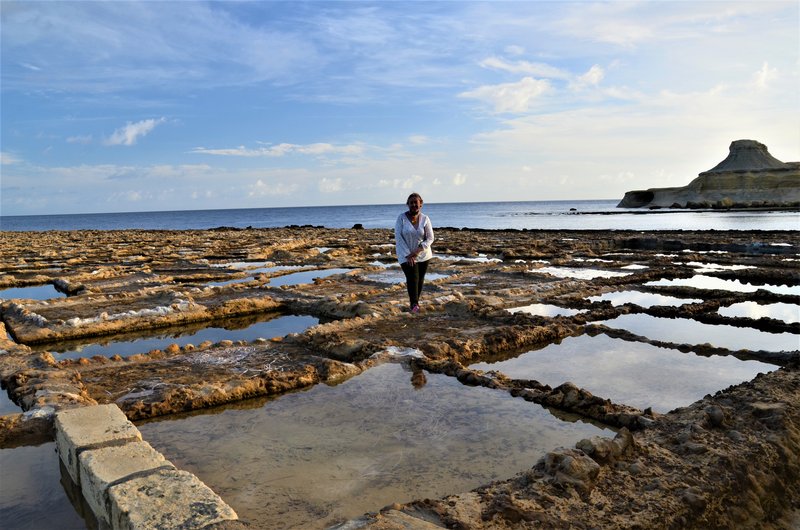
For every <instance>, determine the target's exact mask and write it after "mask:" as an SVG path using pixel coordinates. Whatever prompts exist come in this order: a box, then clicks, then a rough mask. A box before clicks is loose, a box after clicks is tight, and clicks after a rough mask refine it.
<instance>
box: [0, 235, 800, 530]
mask: <svg viewBox="0 0 800 530" xmlns="http://www.w3.org/2000/svg"><path fill="white" fill-rule="evenodd" d="M2 235H3V243H2V247H0V249H2V260H0V262H2V263H3V264H4V265H3V266H2V269H1V270H0V272H2V274H0V289H5V288H11V287H16V288H19V287H25V286H35V285H43V284H50V285H53V286H54V287H55V288H56V289H57V290H58V291H60V292H62V293H67V294H69V296H68V297H64V298H54V299H50V300H46V301H39V300H30V299H14V300H7V301H4V302H3V303H2V304H0V317H2V321H3V326H2V327H0V348H1V349H2V350H3V351H4V354H3V355H2V356H0V382H2V385H3V388H4V389H5V390H6V391H7V392H8V394H9V397H11V399H12V400H13V401H14V403H16V404H17V405H18V406H19V407H20V409H21V412H20V413H19V414H10V415H6V416H2V417H0V447H3V448H10V447H15V446H19V445H26V444H34V443H40V442H41V441H44V440H49V439H52V418H53V415H54V413H55V412H57V411H59V410H64V409H68V408H73V407H80V406H85V405H93V404H98V403H99V404H108V403H114V404H116V405H117V406H119V407H120V408H121V409H122V411H123V412H124V413H125V415H126V416H127V417H128V418H129V419H130V420H133V421H137V420H143V419H147V418H153V417H157V416H164V415H172V414H177V413H182V412H186V411H192V410H201V409H204V408H208V407H215V406H218V405H222V404H226V403H235V402H238V401H241V400H244V399H249V398H253V397H259V396H278V395H281V394H284V393H286V392H289V391H292V390H295V389H299V388H305V387H309V386H311V385H315V384H319V383H329V384H330V383H334V382H336V381H342V380H345V379H347V378H349V377H353V376H355V375H357V374H359V373H361V372H363V371H365V370H368V369H370V367H372V366H374V365H375V363H376V362H380V361H379V360H380V358H381V355H382V354H383V353H384V352H386V351H388V350H390V349H392V348H412V349H415V350H418V351H419V352H421V354H422V355H421V356H419V357H416V358H414V359H412V360H410V361H409V362H410V363H411V364H412V365H413V366H414V368H415V369H417V370H423V371H427V372H429V373H440V374H446V375H448V376H452V377H455V378H457V379H458V380H459V381H460V382H462V383H463V384H465V385H469V386H484V387H488V388H492V389H495V390H497V391H501V392H507V393H508V394H509V395H510V396H513V397H515V398H518V399H524V400H526V401H529V402H531V406H539V405H541V406H545V407H547V408H550V409H553V410H556V411H560V412H561V413H569V414H577V415H579V416H581V417H583V418H587V419H588V420H591V421H596V422H599V423H601V424H603V425H606V426H609V427H610V428H613V429H615V430H617V431H618V435H617V437H616V438H614V439H605V438H596V439H590V440H576V444H575V446H574V447H570V448H553V450H552V451H550V452H549V453H548V454H547V455H546V456H545V457H544V458H543V459H542V460H541V461H540V462H538V463H537V462H531V466H532V467H531V468H529V469H521V470H520V473H519V474H518V475H517V476H515V477H509V478H508V479H507V480H503V481H499V482H495V483H492V484H488V485H486V486H483V487H481V488H478V489H476V490H473V491H471V492H464V493H462V494H459V495H452V496H449V497H445V498H442V499H426V500H419V501H415V502H411V503H408V504H402V505H401V504H397V505H392V506H387V507H386V508H384V509H383V510H380V511H376V512H375V513H372V514H369V515H366V516H365V517H363V518H361V519H358V520H353V521H349V522H347V523H343V524H342V525H341V526H340V527H341V528H375V529H378V528H385V529H393V528H465V529H466V528H528V527H530V528H542V527H544V528H587V529H588V528H665V529H666V528H737V529H738V528H774V529H789V528H796V527H797V525H798V522H800V518H798V514H799V513H800V504H799V501H798V499H800V456H799V455H800V351H798V350H800V345H798V348H797V349H795V350H790V351H771V350H770V349H768V348H767V349H764V350H751V349H741V350H730V349H726V348H723V347H719V346H717V345H715V344H714V338H713V337H709V343H707V344H700V345H697V344H685V343H684V342H683V341H681V340H680V337H679V335H678V336H676V339H675V341H674V342H666V341H663V340H662V341H658V340H655V339H652V338H649V337H643V336H637V335H634V334H632V333H627V332H623V331H621V330H616V329H611V328H609V327H608V326H604V325H599V324H597V323H596V322H597V321H599V320H608V319H610V318H613V317H615V316H620V315H627V314H643V315H650V316H656V317H661V318H665V319H667V318H669V319H677V318H686V319H692V320H694V321H697V322H703V323H706V324H709V325H730V326H737V327H743V328H752V329H757V330H760V331H764V332H770V333H790V334H794V335H798V336H800V323H796V322H795V323H792V322H786V321H782V320H778V319H773V318H766V317H765V318H760V319H754V318H748V317H725V316H721V315H720V313H719V312H718V310H719V309H720V308H724V307H729V306H731V305H733V304H737V303H742V302H756V303H759V304H791V305H795V306H797V305H800V296H799V295H796V294H786V293H784V292H776V291H773V290H770V289H768V288H767V287H768V286H770V285H782V286H790V287H791V286H794V287H796V286H798V285H800V273H798V269H797V265H796V264H797V259H798V255H800V241H798V237H797V233H796V232H794V231H788V230H787V231H774V232H766V231H753V232H747V231H732V232H720V231H715V232H713V233H711V232H691V231H659V232H652V233H647V232H641V231H630V232H628V231H618V230H615V231H546V230H541V231H539V230H524V231H522V230H459V229H448V228H442V229H439V230H437V239H438V241H437V245H436V248H437V252H438V254H439V256H440V259H437V260H436V261H435V262H434V263H433V265H432V270H433V271H435V272H437V273H439V274H441V277H440V278H438V279H435V280H433V281H431V282H430V283H429V285H428V287H427V288H426V294H425V300H424V302H425V305H424V311H423V312H422V313H421V314H419V315H410V314H408V313H407V312H406V308H405V290H404V286H403V285H402V284H401V283H397V282H394V281H393V280H392V281H388V282H387V280H386V276H387V275H391V274H393V271H392V269H391V268H390V266H391V265H392V264H393V262H394V259H393V255H392V254H393V245H392V242H393V235H392V233H391V231H389V230H380V229H368V230H364V229H361V230H356V229H352V230H345V229H324V228H318V227H293V228H283V229H240V230H235V229H225V228H220V229H216V230H187V231H146V230H131V231H77V232H46V233H34V232H4V233H3V234H2ZM709 262H713V263H711V265H715V266H716V268H714V267H708V265H709ZM265 264H270V267H264V266H263V265H265ZM698 264H701V265H702V264H705V265H706V266H705V267H701V269H702V271H703V272H702V274H703V275H705V276H709V277H712V278H716V279H719V280H729V281H734V282H741V284H749V285H753V286H756V287H757V288H756V289H754V290H747V291H737V290H735V289H734V290H720V289H698V288H694V287H681V286H658V285H652V283H653V282H655V281H657V280H662V279H685V278H691V277H693V276H695V275H697V274H698ZM282 266H283V267H286V266H293V267H295V268H293V269H285V268H281V267H282ZM546 267H551V268H552V267H561V268H570V269H576V270H578V271H581V270H583V271H585V272H596V271H600V272H605V273H608V274H606V275H602V274H601V275H589V276H587V277H582V276H581V275H577V276H567V277H557V276H553V275H552V274H549V273H547V272H544V271H545V270H546ZM334 268H336V269H347V272H343V273H340V274H335V275H332V276H328V277H324V278H318V279H316V280H314V281H313V282H309V283H297V284H293V285H284V286H280V287H279V286H275V285H274V283H276V281H277V279H278V278H281V277H283V276H286V275H288V274H293V273H296V272H298V271H312V270H317V271H319V270H323V269H334ZM625 289H633V290H636V291H639V292H644V293H656V294H662V295H673V296H684V297H691V298H695V299H699V300H700V301H699V302H695V303H689V304H684V305H681V306H677V307H671V306H652V307H643V306H640V305H637V304H635V303H626V304H623V305H618V306H614V305H612V304H610V303H608V302H592V301H589V300H588V297H590V296H595V295H599V294H603V293H608V292H614V291H620V290H625ZM533 303H547V304H554V305H557V306H559V307H564V308H572V309H579V310H581V311H582V312H581V313H578V314H576V315H574V316H556V317H544V316H537V315H532V314H525V313H510V312H509V311H507V309H509V308H512V307H519V306H524V305H526V304H533ZM272 312H275V313H281V314H287V313H292V314H308V315H314V316H316V317H318V318H319V319H320V321H321V322H322V323H321V324H319V325H317V326H314V327H312V328H310V329H308V330H306V331H304V332H302V333H294V334H290V335H288V336H285V337H280V338H270V337H264V338H263V339H259V340H256V341H253V342H244V341H221V342H217V343H210V342H205V343H200V344H188V345H183V346H179V345H177V344H173V345H170V346H168V347H165V348H163V349H157V350H150V351H143V352H141V353H139V354H136V355H131V356H126V357H122V356H119V355H116V356H108V357H106V356H95V357H90V358H76V359H70V358H64V359H61V358H58V356H57V355H54V354H53V353H51V352H49V351H48V345H51V346H55V345H57V344H59V343H62V342H64V341H68V340H71V341H91V340H97V339H98V338H101V337H107V338H109V339H113V338H114V337H115V336H117V335H118V334H121V333H125V334H132V335H134V336H135V335H137V334H139V335H141V336H147V335H148V334H152V333H154V331H156V330H175V329H179V328H181V327H186V326H203V325H208V324H209V323H212V322H215V321H218V320H219V319H226V318H232V317H245V316H247V315H257V314H265V313H272ZM407 325H411V326H413V328H414V330H415V331H414V333H411V334H410V333H408V331H406V327H405V326H407ZM581 334H590V335H591V334H604V335H609V336H613V337H616V338H620V339H623V340H626V341H631V342H646V343H650V344H654V345H658V346H659V347H663V348H669V349H673V350H677V351H681V352H686V353H687V354H692V355H727V356H733V357H736V358H739V359H756V360H760V361H763V362H768V363H770V364H772V365H774V366H775V367H776V370H774V371H771V372H769V373H767V374H761V375H759V376H757V377H756V378H755V379H753V380H752V381H747V382H744V383H742V384H740V385H736V386H733V387H730V388H726V389H720V391H719V392H716V393H715V394H713V395H708V396H706V397H705V398H703V399H702V400H700V401H698V402H696V403H694V404H692V405H690V406H687V407H683V408H679V409H676V410H673V411H671V412H669V413H667V414H658V413H654V412H653V411H652V410H649V409H648V410H639V409H637V408H636V407H632V406H630V405H629V404H626V403H614V402H612V401H611V400H609V399H606V398H604V397H602V396H595V395H593V394H592V393H591V392H589V391H588V390H586V389H582V388H579V387H577V386H575V385H574V384H572V383H570V382H568V381H565V382H564V383H563V384H561V385H559V386H555V387H551V386H548V385H545V384H542V383H540V382H538V381H534V380H519V379H513V378H510V377H508V376H507V375H505V374H502V373H497V372H482V371H480V370H475V369H472V368H470V367H469V365H470V364H471V363H474V362H477V361H480V360H483V359H487V358H490V357H492V356H496V355H513V352H519V351H525V349H526V348H527V349H531V348H533V347H540V346H542V345H546V344H549V343H553V342H557V341H559V340H561V339H563V338H565V337H570V336H577V335H581ZM12 338H13V339H15V340H11V339H12ZM379 508H380V507H375V509H376V510H378V509H379ZM226 524H228V525H229V527H230V528H233V527H252V528H271V527H274V526H271V523H270V521H245V520H243V521H238V522H230V523H226ZM231 525H232V526H231ZM309 527H315V526H314V525H313V524H312V522H309Z"/></svg>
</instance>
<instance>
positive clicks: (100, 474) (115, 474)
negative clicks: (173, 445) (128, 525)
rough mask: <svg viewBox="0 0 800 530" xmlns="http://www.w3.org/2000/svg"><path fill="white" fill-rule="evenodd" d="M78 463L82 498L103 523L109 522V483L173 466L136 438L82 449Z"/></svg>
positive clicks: (148, 445)
mask: <svg viewBox="0 0 800 530" xmlns="http://www.w3.org/2000/svg"><path fill="white" fill-rule="evenodd" d="M78 465H79V468H80V476H81V485H80V486H81V492H82V493H83V497H84V499H86V502H87V503H88V504H89V506H90V507H91V508H92V511H93V512H94V513H95V515H96V516H97V517H98V518H102V519H104V520H105V521H106V522H107V523H110V522H111V509H110V505H109V502H108V491H107V490H108V488H109V487H110V486H112V485H114V484H115V483H120V482H123V481H125V480H128V479H130V478H133V477H139V476H145V475H146V474H147V473H148V472H150V473H152V472H153V471H154V470H156V469H159V468H165V467H169V468H172V469H174V468H175V466H173V465H172V464H171V463H170V462H169V461H167V460H166V459H165V458H164V456H163V455H162V454H161V453H159V452H158V451H156V450H155V449H153V448H152V447H151V446H150V444H149V443H147V442H139V441H137V442H130V443H127V444H125V445H122V446H118V447H103V448H100V449H91V450H87V451H83V452H82V453H80V454H79V455H78Z"/></svg>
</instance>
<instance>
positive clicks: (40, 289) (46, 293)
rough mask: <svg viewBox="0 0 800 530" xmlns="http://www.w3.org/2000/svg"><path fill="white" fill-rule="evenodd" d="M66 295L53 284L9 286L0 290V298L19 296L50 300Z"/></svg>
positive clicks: (29, 298) (26, 298)
mask: <svg viewBox="0 0 800 530" xmlns="http://www.w3.org/2000/svg"><path fill="white" fill-rule="evenodd" d="M65 297H66V295H65V294H64V293H62V292H59V291H58V290H57V289H56V288H55V287H54V286H53V285H51V284H49V283H48V284H47V285H33V286H30V287H9V288H8V289H3V290H2V291H0V300H12V299H14V298H21V299H25V300H51V299H53V298H65Z"/></svg>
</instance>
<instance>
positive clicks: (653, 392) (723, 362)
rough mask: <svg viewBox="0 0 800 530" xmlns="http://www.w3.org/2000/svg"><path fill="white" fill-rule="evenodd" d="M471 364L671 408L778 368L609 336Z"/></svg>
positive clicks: (568, 341)
mask: <svg viewBox="0 0 800 530" xmlns="http://www.w3.org/2000/svg"><path fill="white" fill-rule="evenodd" d="M470 368H472V369H476V370H484V371H489V370H497V371H499V372H502V373H504V374H505V375H507V376H509V377H511V378H514V379H534V380H536V381H539V382H540V383H544V384H547V385H550V386H552V387H556V386H558V385H561V384H563V383H565V382H567V381H570V382H572V383H574V384H576V385H578V386H579V387H582V388H585V389H586V390H588V391H589V392H591V393H592V394H595V395H597V396H600V397H603V398H606V399H610V400H612V401H613V402H615V403H620V404H623V403H624V404H626V405H630V406H633V407H637V408H639V409H642V410H644V409H645V408H647V407H652V408H653V410H655V411H657V412H668V411H670V410H672V409H674V408H676V407H683V406H686V405H689V404H691V403H694V402H695V401H697V400H698V399H701V398H702V397H703V396H705V395H706V394H709V393H714V392H716V391H717V390H721V389H723V388H727V387H728V386H730V385H735V384H739V383H742V382H744V381H749V380H751V379H753V378H754V377H755V376H756V374H758V373H759V372H770V371H772V370H775V369H776V368H777V367H776V366H773V365H770V364H766V363H761V362H758V361H741V360H739V359H737V358H735V357H727V356H713V357H702V356H699V355H694V354H692V353H681V352H679V351H677V350H673V349H669V348H657V347H655V346H652V345H650V344H647V343H641V342H627V341H624V340H621V339H614V338H611V337H609V336H607V335H597V336H594V337H592V336H589V335H580V336H578V337H567V338H565V339H564V340H562V341H561V343H556V344H550V345H548V346H546V347H544V348H542V349H540V350H534V351H529V352H527V353H523V354H521V355H519V356H517V357H515V358H513V359H507V360H503V361H499V362H494V363H488V362H484V363H476V364H473V365H471V366H470Z"/></svg>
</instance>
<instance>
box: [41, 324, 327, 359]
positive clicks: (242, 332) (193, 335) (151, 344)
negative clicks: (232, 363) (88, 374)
mask: <svg viewBox="0 0 800 530" xmlns="http://www.w3.org/2000/svg"><path fill="white" fill-rule="evenodd" d="M241 322H247V323H248V324H247V325H246V326H241V324H240V323H241ZM317 324H319V319H318V318H316V317H312V316H308V315H282V316H276V315H274V314H269V315H260V316H259V320H256V321H252V320H250V319H233V320H231V321H229V323H228V324H226V322H225V321H220V322H212V323H210V325H209V327H205V328H201V329H196V328H189V329H187V330H186V331H182V330H180V329H178V330H176V329H175V328H170V329H168V330H161V332H160V333H156V334H149V335H147V336H141V335H139V336H137V337H136V338H132V339H130V340H113V339H114V336H111V337H107V338H105V339H103V340H102V341H101V342H73V341H70V342H63V343H55V344H42V345H35V346H32V349H34V350H35V351H50V352H53V353H54V357H55V358H56V359H58V360H61V359H77V358H79V357H93V356H95V355H102V356H104V357H111V356H112V355H120V356H122V357H128V356H130V355H134V354H137V353H145V352H148V351H150V350H163V349H164V348H166V347H167V346H169V345H170V344H177V345H178V346H185V345H187V344H194V345H195V346H196V345H198V344H200V343H201V342H205V341H211V342H219V341H221V340H232V341H239V340H243V341H247V342H252V341H254V340H256V339H259V338H263V339H271V338H273V337H283V336H285V335H288V334H289V333H302V332H303V331H305V330H307V329H308V328H310V327H312V326H316V325H317ZM95 340H97V339H95Z"/></svg>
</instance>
